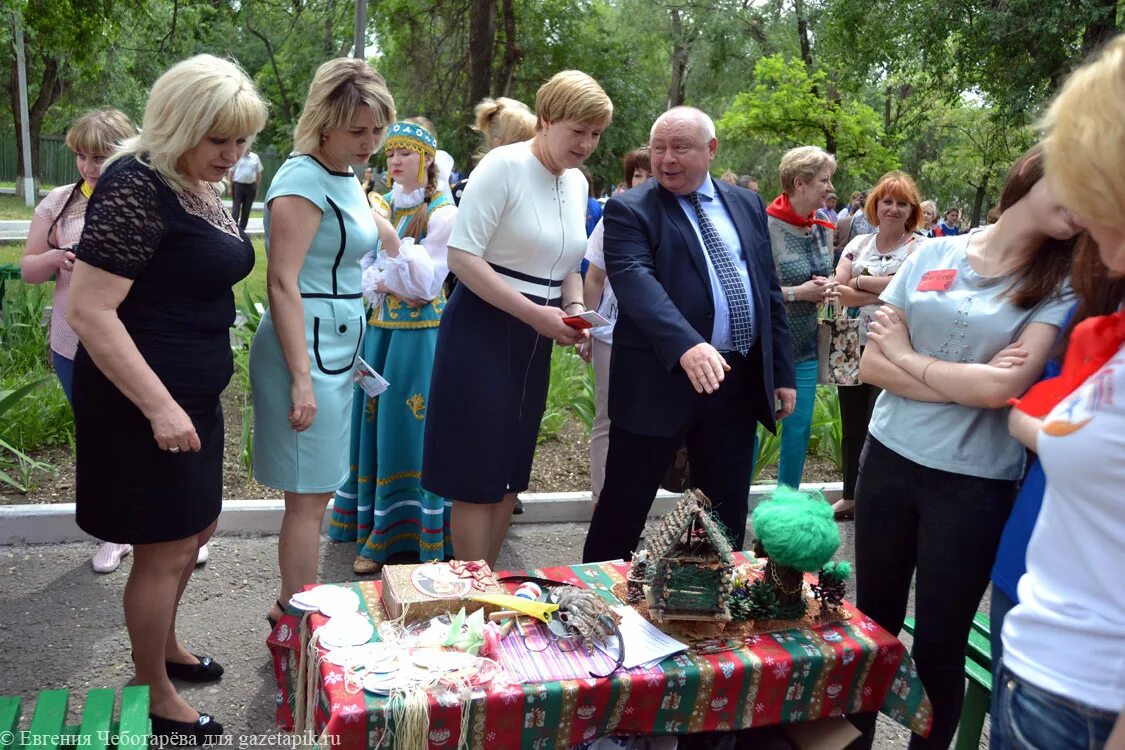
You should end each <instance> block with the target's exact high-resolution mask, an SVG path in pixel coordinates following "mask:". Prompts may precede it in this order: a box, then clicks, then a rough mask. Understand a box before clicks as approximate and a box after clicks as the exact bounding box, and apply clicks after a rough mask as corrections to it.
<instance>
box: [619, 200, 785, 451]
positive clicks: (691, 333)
mask: <svg viewBox="0 0 1125 750" xmlns="http://www.w3.org/2000/svg"><path fill="white" fill-rule="evenodd" d="M713 183H714V185H715V188H716V195H717V197H718V198H719V200H721V201H722V202H723V205H724V206H725V207H726V209H727V211H728V213H729V214H730V217H731V219H733V221H734V225H735V228H736V229H737V230H738V237H739V240H740V242H741V243H742V249H743V251H744V254H745V255H746V258H747V266H748V270H749V276H750V286H751V289H752V293H753V296H754V300H753V303H754V319H755V331H754V343H753V350H752V351H751V354H750V361H751V362H755V363H759V364H760V367H761V377H760V378H759V377H754V378H751V381H750V382H751V384H752V385H751V388H750V392H749V393H746V394H745V397H746V399H747V400H748V402H749V407H750V411H749V413H750V414H751V415H752V418H754V419H756V420H757V421H758V422H760V423H761V424H764V425H765V426H766V427H767V428H768V429H770V430H771V431H772V430H774V429H775V420H774V408H775V407H774V389H775V388H793V387H795V378H794V374H793V344H792V340H791V339H790V336H789V325H788V323H787V321H786V317H785V307H784V305H783V304H782V299H781V285H780V284H779V283H778V280H777V273H776V272H775V270H774V263H773V253H772V251H771V249H770V238H769V230H768V228H767V226H766V212H765V206H764V204H763V203H762V199H761V198H760V197H759V196H758V194H757V193H754V192H751V191H749V190H744V189H742V188H738V187H733V186H731V185H728V184H727V183H725V182H720V181H718V180H713ZM603 220H604V221H605V261H606V271H607V273H608V275H609V280H610V283H611V284H612V285H613V291H614V293H615V294H616V295H617V300H618V319H617V324H616V326H615V327H614V330H613V354H612V360H611V362H612V364H611V367H610V385H609V417H610V420H611V421H612V422H613V424H615V425H618V426H620V427H621V428H622V429H625V430H628V431H630V432H634V433H637V434H641V435H652V436H661V437H670V436H672V435H675V434H677V433H678V432H679V431H680V430H682V429H683V427H684V426H685V425H686V424H687V421H688V420H689V418H690V417H691V414H692V410H693V408H694V406H695V405H696V404H697V403H699V400H700V399H703V398H707V396H706V395H705V394H697V393H696V392H695V389H694V388H692V385H691V381H689V380H688V376H687V373H685V372H684V370H683V368H682V367H680V357H681V356H682V355H683V353H684V352H686V351H687V350H688V349H690V348H691V347H693V346H695V345H696V344H699V343H701V342H704V341H710V340H711V332H712V329H713V327H714V319H715V304H714V300H713V299H712V297H711V280H710V277H709V275H708V273H707V261H706V259H705V257H704V254H705V253H706V250H705V249H704V248H703V246H702V244H701V243H700V241H699V239H698V238H697V237H696V234H695V230H694V229H693V228H692V225H691V222H690V221H689V220H688V218H687V216H686V215H685V214H684V211H683V209H682V208H680V205H679V203H678V202H677V201H676V196H675V195H673V194H672V193H670V192H668V191H667V190H665V189H664V188H663V187H661V186H660V185H659V184H658V183H657V182H656V180H649V181H648V182H647V183H645V184H644V185H642V186H640V187H637V188H634V189H632V190H628V191H626V192H624V193H622V194H621V195H620V196H618V197H616V198H612V199H610V200H609V202H608V203H607V204H606V207H605V215H604V217H603ZM720 387H723V386H720Z"/></svg>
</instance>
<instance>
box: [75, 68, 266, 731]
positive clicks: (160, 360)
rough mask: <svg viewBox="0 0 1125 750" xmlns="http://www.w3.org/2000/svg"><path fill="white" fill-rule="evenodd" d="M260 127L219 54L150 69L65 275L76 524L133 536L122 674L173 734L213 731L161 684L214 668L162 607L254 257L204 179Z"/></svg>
mask: <svg viewBox="0 0 1125 750" xmlns="http://www.w3.org/2000/svg"><path fill="white" fill-rule="evenodd" d="M265 122H266V107H265V104H264V102H263V101H262V99H261V97H260V96H259V95H258V92H257V91H256V90H255V88H254V85H253V84H252V83H251V82H250V80H249V79H248V78H247V77H246V74H245V73H243V72H242V70H241V69H240V68H239V67H238V66H237V65H235V64H234V63H231V62H229V61H226V60H220V59H219V58H216V57H212V56H210V55H198V56H196V57H193V58H191V59H189V60H185V61H183V62H181V63H179V64H178V65H176V66H174V67H173V68H172V69H171V70H169V71H168V72H167V73H165V74H164V75H163V76H161V77H160V78H159V79H158V80H157V82H156V83H155V84H154V85H153V88H152V92H151V93H150V95H149V100H148V106H147V107H146V108H145V115H144V124H143V128H142V132H141V135H139V136H137V137H135V138H132V139H130V140H128V141H126V142H125V144H124V145H123V146H122V148H121V149H120V150H119V151H118V152H117V153H116V154H115V155H114V156H113V157H112V158H111V159H110V161H109V162H108V163H107V166H106V168H105V171H104V173H103V175H102V177H101V179H100V180H99V181H98V189H97V192H96V193H94V196H93V198H92V199H91V200H90V205H89V207H88V209H87V211H86V224H85V227H84V229H83V232H82V239H81V241H80V243H79V247H78V252H77V263H76V264H75V267H74V275H73V278H72V280H71V292H70V307H69V310H68V316H67V319H68V322H69V323H70V325H71V327H73V328H74V330H75V331H76V332H77V333H78V336H79V339H80V340H81V342H82V343H81V346H80V347H79V349H78V353H77V355H76V357H75V363H74V416H75V425H76V436H75V437H76V443H77V517H78V525H79V526H80V527H81V528H82V529H83V530H84V531H86V532H87V533H89V534H91V535H93V536H95V537H98V538H99V539H102V540H104V541H107V542H115V543H118V544H131V545H133V568H132V570H131V572H130V574H129V582H128V584H127V585H126V587H125V625H126V627H127V628H128V630H129V640H130V643H131V645H132V656H133V662H134V664H135V666H136V680H135V681H136V682H137V683H138V684H141V685H148V686H149V690H150V703H149V710H150V712H151V714H150V715H151V719H152V731H153V734H155V735H158V736H163V737H170V738H173V739H172V740H171V741H172V742H173V743H175V744H201V742H202V741H206V740H207V739H208V738H214V736H216V735H219V734H222V731H223V730H222V726H221V725H220V724H219V723H218V722H216V721H215V720H214V719H213V718H211V717H210V716H208V715H207V714H200V713H199V712H198V711H197V710H196V709H195V708H194V707H192V706H191V705H190V704H189V703H188V702H187V701H185V700H184V699H183V698H182V697H181V696H180V695H179V694H178V693H177V692H176V688H175V687H174V686H173V684H172V681H171V679H172V678H176V679H179V680H187V681H193V682H209V681H211V680H216V679H218V678H219V677H220V676H221V675H222V673H223V668H222V667H221V666H219V665H218V664H217V663H216V662H214V661H213V660H212V659H210V658H209V657H206V656H204V657H199V656H195V655H193V654H192V652H191V651H189V650H188V648H186V647H185V646H184V645H183V644H181V643H180V640H179V638H178V637H177V634H176V610H177V607H178V606H179V602H180V597H181V596H182V595H183V592H184V588H185V587H186V586H187V583H188V579H189V578H190V577H191V573H192V570H193V569H194V567H195V561H196V556H197V554H198V551H199V549H200V548H201V547H202V546H203V545H204V544H206V543H207V540H208V539H209V538H210V537H211V534H212V533H214V531H215V524H216V521H217V520H218V517H219V511H220V510H221V509H222V491H223V476H222V468H223V414H222V408H221V406H220V404H219V395H220V394H221V393H222V391H223V389H224V388H226V386H227V383H228V382H229V381H230V378H231V375H232V374H233V371H234V362H233V358H232V356H231V350H230V326H231V324H232V323H233V322H234V295H233V294H232V292H231V288H232V287H233V286H234V284H235V283H237V282H238V281H239V280H241V279H243V278H245V277H246V275H247V274H249V273H250V270H251V269H252V268H253V266H254V248H253V247H252V246H251V244H250V241H249V240H248V239H247V238H246V235H244V234H243V233H242V232H240V231H239V229H238V225H237V224H236V223H235V221H234V219H233V218H231V215H230V213H228V212H227V210H226V208H225V207H224V206H223V203H222V200H221V198H220V195H219V191H218V190H217V189H216V183H219V182H221V180H222V179H223V176H224V175H225V174H226V173H227V170H229V169H230V168H231V167H232V166H233V165H234V163H235V162H236V161H238V159H239V157H240V156H241V155H242V153H243V151H244V150H245V148H246V146H247V143H248V142H249V139H250V138H251V136H253V135H254V134H255V133H257V132H258V131H259V130H261V129H262V126H263V125H265Z"/></svg>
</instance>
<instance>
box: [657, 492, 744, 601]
mask: <svg viewBox="0 0 1125 750" xmlns="http://www.w3.org/2000/svg"><path fill="white" fill-rule="evenodd" d="M710 507H711V502H710V500H708V499H707V497H706V496H705V495H703V494H702V493H701V492H698V491H695V490H688V491H687V492H685V493H684V495H683V497H682V498H681V500H680V502H679V503H678V504H677V505H676V507H675V508H674V509H673V510H672V512H671V513H669V514H668V515H667V516H665V517H664V520H663V522H662V523H661V524H660V527H659V528H658V529H657V531H656V533H655V534H653V535H652V536H651V537H650V539H649V540H648V541H647V543H646V545H645V550H644V552H643V553H642V554H643V557H642V559H643V560H644V568H645V575H646V578H647V581H648V590H647V592H646V598H647V603H648V610H649V614H650V615H651V616H652V619H653V620H655V621H656V622H661V621H663V620H709V621H720V622H725V621H728V620H730V619H731V617H730V610H729V609H727V597H728V596H729V595H730V590H731V577H732V574H733V571H734V563H733V560H732V558H731V548H730V542H729V541H728V540H727V537H726V534H725V533H724V532H723V529H722V528H721V527H720V526H719V524H718V523H717V522H716V521H715V519H714V517H713V516H712V515H711V511H710Z"/></svg>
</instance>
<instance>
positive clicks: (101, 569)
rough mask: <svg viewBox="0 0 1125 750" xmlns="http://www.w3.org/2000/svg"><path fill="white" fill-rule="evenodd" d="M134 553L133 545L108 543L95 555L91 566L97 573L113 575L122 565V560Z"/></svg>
mask: <svg viewBox="0 0 1125 750" xmlns="http://www.w3.org/2000/svg"><path fill="white" fill-rule="evenodd" d="M132 551H133V546H132V545H131V544H114V543H113V542H106V543H105V544H103V545H102V546H101V547H100V548H99V549H98V551H97V552H96V553H95V554H94V559H93V560H91V561H90V564H91V565H92V566H93V568H94V572H95V573H112V572H113V571H115V570H117V568H118V566H120V565H121V558H123V557H125V555H127V554H129V553H130V552H132Z"/></svg>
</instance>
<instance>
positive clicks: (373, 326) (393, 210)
mask: <svg viewBox="0 0 1125 750" xmlns="http://www.w3.org/2000/svg"><path fill="white" fill-rule="evenodd" d="M392 196H393V194H392V193H388V194H387V195H386V196H385V201H386V202H385V203H383V204H382V208H383V210H386V211H388V212H389V218H390V220H391V223H392V224H393V225H394V226H395V228H396V229H397V230H398V234H399V236H400V237H403V236H405V232H406V228H407V226H408V225H409V223H410V221H411V219H412V218H413V217H414V215H415V214H416V213H417V212H418V211H421V210H426V211H427V212H428V214H429V217H430V219H431V221H432V218H433V214H434V212H435V211H437V210H438V209H440V208H442V207H445V206H452V202H451V201H450V200H449V198H448V197H447V196H446V195H444V194H438V195H437V196H435V197H434V198H433V199H432V200H431V201H430V202H429V204H426V203H421V204H419V205H415V206H411V207H409V208H401V207H399V206H397V205H395V204H394V203H393V200H394V199H393V197H392ZM379 208H380V206H378V205H377V207H376V210H379ZM443 219H444V220H446V221H449V222H450V223H452V218H445V217H443ZM375 254H376V256H378V248H376V249H375ZM444 275H445V269H444V266H442V267H441V269H440V276H441V277H442V278H444ZM439 281H440V280H439ZM375 303H376V304H374V305H373V306H372V308H371V310H370V316H369V318H368V321H367V333H366V336H365V338H364V342H363V351H362V354H361V355H360V356H362V357H363V359H364V361H365V362H367V363H368V364H369V365H371V367H372V368H374V369H375V370H376V371H377V372H379V373H380V374H382V375H383V377H384V378H385V379H386V380H387V381H388V382H389V383H390V386H389V387H388V388H387V390H386V391H384V392H383V393H382V394H380V395H379V396H377V397H376V398H370V397H368V396H367V394H366V393H364V392H363V391H362V390H361V389H360V388H359V387H358V386H357V387H356V392H355V400H354V403H353V405H352V436H351V451H350V458H351V472H350V475H349V477H348V480H347V482H345V484H344V485H343V486H342V487H341V488H340V489H339V490H338V491H337V492H336V499H335V502H334V503H333V511H332V515H331V518H330V519H329V525H328V536H329V537H330V538H332V539H333V540H335V541H339V542H355V544H356V553H357V554H358V555H359V556H361V557H365V558H367V559H369V560H373V561H375V562H381V563H384V562H387V558H388V557H389V556H390V555H392V554H396V553H409V554H411V555H414V554H417V555H418V557H419V559H420V560H421V561H423V562H424V561H429V560H442V559H451V558H452V556H453V543H452V540H451V537H450V532H449V514H450V510H451V508H452V503H451V502H450V501H449V500H447V499H445V498H443V497H440V496H438V495H435V494H434V493H432V492H427V491H426V490H424V489H422V441H423V437H424V434H425V424H426V422H425V419H426V408H427V405H428V401H429V396H430V378H431V372H432V369H433V361H434V354H435V352H436V350H437V337H438V324H439V323H440V322H441V314H442V311H443V310H444V309H445V295H444V294H443V293H441V292H438V294H437V296H436V297H435V298H434V299H433V300H431V301H430V302H428V303H426V304H424V305H422V306H420V307H411V306H410V305H408V304H407V303H406V302H404V301H403V300H402V299H400V298H399V297H398V296H396V295H394V294H392V293H386V294H381V295H378V296H377V297H376V299H375Z"/></svg>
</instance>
